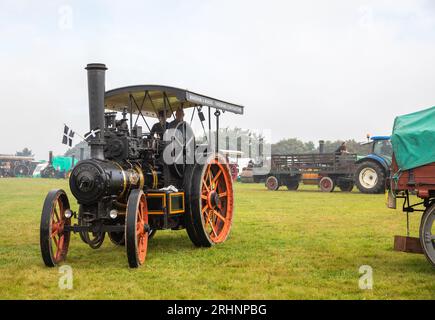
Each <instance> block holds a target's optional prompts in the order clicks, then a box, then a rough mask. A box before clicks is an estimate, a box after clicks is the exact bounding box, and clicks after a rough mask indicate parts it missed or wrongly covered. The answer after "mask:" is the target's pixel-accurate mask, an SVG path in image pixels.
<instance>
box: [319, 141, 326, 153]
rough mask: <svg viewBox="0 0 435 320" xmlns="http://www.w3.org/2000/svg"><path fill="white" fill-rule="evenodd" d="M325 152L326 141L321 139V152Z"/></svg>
mask: <svg viewBox="0 0 435 320" xmlns="http://www.w3.org/2000/svg"><path fill="white" fill-rule="evenodd" d="M324 152H325V141H323V140H319V153H324Z"/></svg>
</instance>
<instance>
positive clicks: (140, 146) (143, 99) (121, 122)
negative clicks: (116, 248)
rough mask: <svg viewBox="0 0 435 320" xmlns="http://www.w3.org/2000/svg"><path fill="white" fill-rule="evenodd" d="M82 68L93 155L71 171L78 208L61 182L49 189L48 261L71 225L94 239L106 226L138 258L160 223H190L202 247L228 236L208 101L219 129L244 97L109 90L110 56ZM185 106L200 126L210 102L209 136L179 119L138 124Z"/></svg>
mask: <svg viewBox="0 0 435 320" xmlns="http://www.w3.org/2000/svg"><path fill="white" fill-rule="evenodd" d="M86 69H87V72H88V90H89V119H90V130H91V131H90V133H89V134H88V136H89V138H87V140H88V143H89V145H90V148H91V159H88V160H83V161H80V162H79V163H78V164H77V165H76V166H75V167H74V169H73V170H72V172H71V175H70V178H69V186H70V189H71V193H72V194H73V195H74V197H75V198H76V199H77V202H78V204H79V209H78V212H72V211H71V209H70V204H69V200H68V197H67V194H66V193H65V191H64V190H60V189H58V190H52V191H50V192H49V193H48V195H47V197H46V199H45V202H44V205H43V210H42V216H41V225H40V246H41V253H42V258H43V260H44V263H45V264H46V265H47V266H51V267H52V266H55V265H56V264H58V263H60V262H61V261H63V260H64V259H65V258H66V255H67V252H68V246H69V241H70V234H71V232H74V233H79V235H80V238H81V239H82V240H83V241H84V242H85V243H87V244H88V245H89V246H90V247H91V248H94V249H96V248H98V247H100V246H101V244H102V243H103V241H104V239H105V235H106V234H107V235H108V237H109V238H110V240H111V241H112V242H113V243H114V244H115V245H125V248H126V252H127V258H128V263H129V266H130V267H132V268H135V267H138V266H139V265H141V264H143V262H144V261H145V256H146V252H147V244H148V240H149V239H150V238H151V237H152V236H153V235H154V234H155V232H156V230H159V229H173V230H178V229H184V228H185V229H186V230H187V234H188V236H189V238H190V240H191V241H192V242H193V243H194V244H195V245H196V246H199V247H210V246H212V245H214V244H217V243H221V242H223V241H225V240H226V238H227V236H228V234H229V232H230V228H231V224H232V217H233V206H234V198H233V189H232V179H231V174H230V171H229V169H228V165H227V163H226V160H225V158H224V157H223V156H222V155H220V154H218V153H215V152H213V149H214V150H219V149H218V146H217V145H216V146H214V145H212V143H211V142H210V140H211V139H210V137H211V129H212V121H211V120H212V112H211V111H212V109H215V111H214V113H213V115H214V116H215V118H216V132H218V129H219V116H220V115H221V112H225V111H226V112H233V113H236V114H242V113H243V107H242V106H239V105H235V104H231V103H227V102H224V101H220V100H216V99H212V98H209V97H206V96H203V95H199V94H196V93H193V92H189V91H186V90H181V89H178V88H173V87H166V86H155V85H140V86H130V87H124V88H119V89H114V90H111V91H108V92H105V71H106V70H107V68H106V67H105V65H103V64H89V65H88V66H87V68H86ZM187 108H191V110H192V114H191V119H190V120H191V121H192V120H193V119H194V117H195V114H196V115H197V117H198V118H199V120H200V121H201V124H202V127H203V128H204V124H203V123H202V122H204V121H205V120H206V116H205V115H204V113H203V109H204V108H205V109H206V108H208V129H209V134H208V137H209V139H208V142H209V143H208V144H207V145H206V146H203V145H201V146H198V145H196V144H195V141H194V136H193V134H192V132H191V131H192V130H191V129H190V126H189V124H188V123H187V122H186V121H179V122H178V123H177V122H176V121H174V123H175V124H176V125H175V126H174V128H173V130H166V132H165V137H164V138H163V139H162V137H158V136H151V134H150V133H145V134H144V133H142V128H141V127H140V126H138V120H139V119H140V117H141V118H142V120H143V121H144V122H145V124H146V125H147V126H148V124H147V122H146V118H145V117H156V116H157V114H159V113H162V112H164V114H172V113H173V111H175V110H177V109H178V110H186V109H187ZM105 109H106V110H109V111H110V112H105ZM118 112H121V113H122V118H120V119H117V117H118V115H119V113H118ZM128 115H129V117H128ZM134 118H135V119H134ZM164 126H165V127H166V124H165V125H164ZM148 128H149V127H148ZM168 131H170V132H169V133H168ZM204 131H205V129H204ZM218 140H219V139H216V141H218ZM192 144H193V148H190V149H189V148H188V146H189V145H192ZM174 146H175V147H174ZM167 148H170V149H167ZM168 150H169V151H168ZM189 154H193V159H194V161H189V159H191V158H192V157H188V155H189ZM168 158H170V159H172V160H173V161H169V162H168ZM199 158H201V159H203V161H198V159H199ZM73 218H77V223H75V224H73V223H72V219H73Z"/></svg>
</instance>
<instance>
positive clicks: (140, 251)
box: [125, 189, 149, 268]
mask: <svg viewBox="0 0 435 320" xmlns="http://www.w3.org/2000/svg"><path fill="white" fill-rule="evenodd" d="M125 219H126V223H125V247H126V249H127V258H128V264H129V266H130V268H137V267H139V266H140V265H141V264H143V263H144V261H145V257H146V254H147V247H148V232H149V225H148V208H147V201H146V198H145V194H144V193H143V191H142V190H140V189H135V190H133V191H132V192H131V193H130V196H129V197H128V201H127V216H126V218H125Z"/></svg>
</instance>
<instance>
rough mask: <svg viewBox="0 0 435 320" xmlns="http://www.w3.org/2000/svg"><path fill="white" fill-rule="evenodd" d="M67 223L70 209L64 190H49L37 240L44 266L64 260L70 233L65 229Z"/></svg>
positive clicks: (69, 219)
mask: <svg viewBox="0 0 435 320" xmlns="http://www.w3.org/2000/svg"><path fill="white" fill-rule="evenodd" d="M67 217H68V218H67ZM69 225H71V211H70V207H69V201H68V197H67V195H66V193H65V191H63V190H60V189H59V190H52V191H50V192H49V193H48V194H47V197H46V198H45V201H44V206H43V208H42V215H41V225H40V241H39V242H40V247H41V254H42V259H43V260H44V263H45V265H46V266H48V267H54V266H55V265H57V264H58V263H60V262H61V261H63V260H65V258H66V255H67V253H68V246H69V240H70V235H71V232H70V231H66V230H65V226H69Z"/></svg>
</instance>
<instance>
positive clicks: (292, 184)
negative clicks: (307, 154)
mask: <svg viewBox="0 0 435 320" xmlns="http://www.w3.org/2000/svg"><path fill="white" fill-rule="evenodd" d="M286 187H287V189H288V190H291V191H296V190H298V188H299V181H297V180H296V181H295V180H291V181H289V182H287V183H286Z"/></svg>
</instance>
